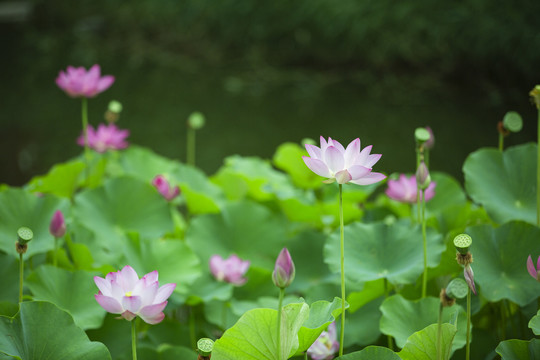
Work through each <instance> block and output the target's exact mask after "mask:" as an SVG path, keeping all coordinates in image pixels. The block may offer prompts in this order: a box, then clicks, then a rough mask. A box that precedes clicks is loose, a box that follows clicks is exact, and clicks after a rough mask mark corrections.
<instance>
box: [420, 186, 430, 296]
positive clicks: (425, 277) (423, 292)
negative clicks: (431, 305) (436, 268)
mask: <svg viewBox="0 0 540 360" xmlns="http://www.w3.org/2000/svg"><path fill="white" fill-rule="evenodd" d="M420 196H421V199H422V200H421V207H422V240H423V243H424V276H423V278H422V298H425V297H426V290H427V272H428V269H427V236H426V202H425V200H426V191H425V190H422V193H421V195H420Z"/></svg>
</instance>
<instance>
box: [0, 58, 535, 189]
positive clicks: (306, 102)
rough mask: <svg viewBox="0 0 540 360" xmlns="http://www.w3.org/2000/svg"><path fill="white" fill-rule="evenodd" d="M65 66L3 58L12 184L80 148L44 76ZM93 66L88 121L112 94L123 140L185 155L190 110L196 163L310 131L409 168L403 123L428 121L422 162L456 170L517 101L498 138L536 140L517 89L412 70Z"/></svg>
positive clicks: (72, 104)
mask: <svg viewBox="0 0 540 360" xmlns="http://www.w3.org/2000/svg"><path fill="white" fill-rule="evenodd" d="M67 65H68V64H58V65H57V66H56V67H54V68H52V67H51V68H45V69H43V68H39V67H38V68H36V69H32V68H30V69H22V68H21V67H17V66H14V67H13V71H12V73H11V74H8V77H7V80H6V81H5V82H4V83H3V84H2V86H1V89H0V96H1V97H2V100H3V101H2V107H1V109H0V114H1V118H0V121H1V124H2V131H1V132H0V134H1V135H0V136H1V145H0V146H1V150H2V154H3V156H2V160H1V163H0V165H1V166H2V172H1V178H0V183H2V182H5V183H8V184H10V185H21V184H23V183H24V182H26V181H28V179H29V178H30V177H32V176H34V175H37V174H40V173H44V172H46V171H47V170H48V169H49V168H50V167H51V166H52V165H53V164H54V163H55V162H61V161H65V160H68V159H69V158H71V157H73V156H76V155H78V154H79V153H80V152H81V149H80V148H79V147H78V146H77V145H76V144H75V139H76V138H77V136H78V134H79V132H80V128H81V120H80V100H77V99H71V98H68V97H67V96H66V95H65V94H64V93H63V92H62V91H61V90H59V89H58V88H57V87H56V85H55V83H54V79H55V77H56V76H57V73H58V71H59V70H60V69H64V68H65V67H66V66H67ZM73 65H78V64H73ZM85 65H87V66H88V65H91V64H85ZM102 71H103V73H104V74H114V75H115V76H116V83H115V84H114V85H113V86H112V87H111V88H110V89H109V90H108V91H106V92H104V93H102V94H100V95H99V96H98V97H96V98H94V99H91V100H90V101H89V110H90V123H91V124H93V125H94V126H95V125H97V124H98V123H99V122H102V121H103V112H104V111H105V109H106V106H107V104H108V102H109V101H110V100H113V99H115V100H119V101H120V102H122V104H123V108H124V110H123V112H122V116H121V119H120V122H119V123H118V126H119V127H121V128H127V129H130V131H131V136H130V137H129V140H130V141H131V142H133V143H137V144H139V145H142V146H146V147H150V148H152V149H154V151H156V152H158V153H160V154H163V155H166V156H169V157H172V158H177V159H181V160H184V159H185V155H186V151H185V147H186V146H185V138H186V128H185V123H186V119H187V116H188V115H189V114H190V113H191V112H192V111H201V112H203V113H204V114H205V116H206V118H207V124H206V126H205V127H204V128H203V129H202V130H200V131H199V133H198V138H197V151H198V152H197V163H198V165H199V166H201V167H202V168H203V170H205V172H206V173H207V174H212V173H214V172H215V171H216V170H217V169H218V168H219V166H220V165H221V164H222V162H223V159H224V158H225V157H226V156H229V155H232V154H240V155H245V156H251V155H256V156H260V157H263V158H271V156H272V155H273V152H274V150H275V149H276V147H277V146H278V145H279V144H281V143H283V142H285V141H294V142H300V141H301V140H302V139H303V138H305V137H311V138H318V137H319V136H320V135H323V136H326V137H327V136H330V137H333V138H336V139H338V140H340V141H341V142H342V143H348V142H350V141H351V140H353V139H354V138H356V137H360V139H361V141H362V146H366V145H370V144H372V145H374V147H373V152H374V153H381V154H383V157H382V159H381V160H380V161H379V162H378V164H377V171H381V172H387V173H391V172H411V171H412V170H413V166H414V163H415V160H414V156H415V155H414V140H413V132H414V129H415V128H416V127H418V126H426V125H429V126H431V127H432V129H433V130H434V132H435V136H436V145H435V149H434V150H433V152H432V155H431V156H432V157H431V164H432V169H433V170H442V171H447V172H450V173H451V174H452V175H454V176H456V177H458V178H459V179H461V177H462V175H461V165H462V163H463V161H464V160H465V158H466V156H467V154H468V153H470V152H471V151H474V150H475V149H477V148H478V147H481V146H496V145H497V132H496V129H495V125H496V123H497V121H499V120H501V119H502V117H503V116H504V114H505V112H506V111H508V110H517V111H519V112H521V114H522V115H523V117H524V122H525V125H524V128H523V131H522V133H520V134H518V135H512V136H511V137H510V138H507V140H506V144H509V145H512V144H517V143H521V142H525V141H534V140H535V131H536V123H535V111H534V108H533V107H532V106H529V105H528V104H527V102H526V100H525V101H523V102H522V103H520V104H519V106H516V107H513V108H511V109H510V108H505V107H504V106H502V105H499V106H494V105H486V104H487V101H485V100H483V97H482V94H475V95H474V96H472V95H471V94H467V93H464V92H462V91H459V90H456V89H451V88H449V87H445V86H444V84H433V83H430V82H429V80H423V79H418V78H416V79H400V78H390V77H389V78H388V79H376V78H373V77H371V76H370V75H369V74H364V75H362V76H356V77H351V78H347V79H343V78H339V77H337V76H333V75H331V74H317V73H305V72H280V71H276V70H274V69H255V70H246V69H234V70H226V69H205V68H195V69H190V70H183V69H179V68H178V67H174V68H173V67H171V68H167V67H150V66H147V67H145V68H140V69H138V70H136V71H134V70H129V69H126V68H125V66H124V65H123V64H116V65H115V64H112V65H111V64H108V65H104V66H102ZM524 93H525V95H524V99H526V89H525V90H524Z"/></svg>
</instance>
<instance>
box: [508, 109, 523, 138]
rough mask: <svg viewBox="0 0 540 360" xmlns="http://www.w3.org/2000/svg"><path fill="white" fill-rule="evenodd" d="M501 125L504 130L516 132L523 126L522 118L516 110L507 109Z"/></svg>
mask: <svg viewBox="0 0 540 360" xmlns="http://www.w3.org/2000/svg"><path fill="white" fill-rule="evenodd" d="M503 125H504V128H505V129H506V130H509V131H511V132H515V133H517V132H519V131H521V129H522V128H523V120H522V119H521V115H519V114H518V113H517V112H515V111H509V112H507V113H506V115H504V118H503Z"/></svg>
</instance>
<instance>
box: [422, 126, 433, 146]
mask: <svg viewBox="0 0 540 360" xmlns="http://www.w3.org/2000/svg"><path fill="white" fill-rule="evenodd" d="M426 130H427V132H428V133H429V139H427V140H426V142H425V144H424V146H425V147H426V149H433V147H434V146H435V136H434V135H433V130H431V128H430V127H429V126H426Z"/></svg>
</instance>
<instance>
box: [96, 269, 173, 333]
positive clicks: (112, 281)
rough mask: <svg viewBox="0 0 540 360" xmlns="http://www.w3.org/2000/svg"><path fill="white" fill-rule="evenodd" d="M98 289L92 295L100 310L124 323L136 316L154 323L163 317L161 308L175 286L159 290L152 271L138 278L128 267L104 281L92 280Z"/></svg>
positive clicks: (166, 286) (108, 275)
mask: <svg viewBox="0 0 540 360" xmlns="http://www.w3.org/2000/svg"><path fill="white" fill-rule="evenodd" d="M94 282H95V283H96V285H97V287H98V288H99V293H98V294H96V295H95V297H96V300H97V302H98V303H99V305H101V307H102V308H104V309H105V310H107V311H108V312H110V313H112V314H121V315H122V317H123V318H124V319H126V320H128V321H131V320H133V319H134V318H135V317H136V316H139V317H140V318H141V319H143V321H144V322H146V323H148V324H157V323H159V322H161V321H162V320H163V319H164V318H165V314H164V313H163V309H165V306H166V305H167V299H168V298H169V296H171V294H172V292H173V290H174V289H175V288H176V284H172V283H171V284H165V285H163V286H161V287H159V282H158V272H157V271H152V272H150V273H148V274H146V275H144V276H143V277H142V278H141V279H139V276H138V275H137V273H136V272H135V270H133V268H132V267H131V266H129V265H126V266H124V268H123V269H122V270H120V271H118V272H111V273H108V274H107V276H106V277H105V278H101V277H99V276H95V277H94Z"/></svg>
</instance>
